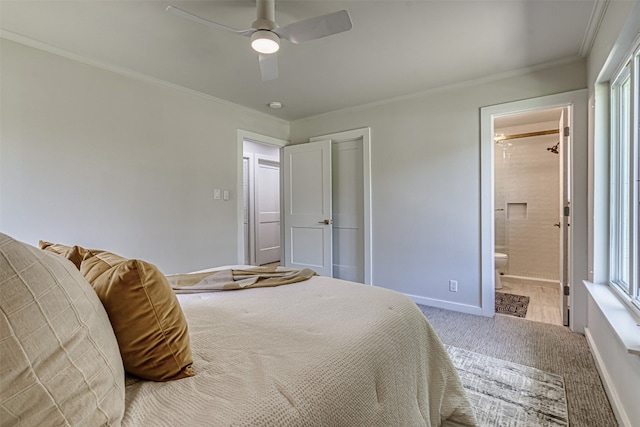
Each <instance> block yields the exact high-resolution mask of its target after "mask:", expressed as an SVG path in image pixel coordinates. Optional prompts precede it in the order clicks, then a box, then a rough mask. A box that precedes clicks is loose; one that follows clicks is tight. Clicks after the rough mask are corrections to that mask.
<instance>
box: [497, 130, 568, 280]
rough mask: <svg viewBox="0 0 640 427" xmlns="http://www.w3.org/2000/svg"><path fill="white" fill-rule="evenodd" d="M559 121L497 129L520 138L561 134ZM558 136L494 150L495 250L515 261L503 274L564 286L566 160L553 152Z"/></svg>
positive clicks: (513, 142)
mask: <svg viewBox="0 0 640 427" xmlns="http://www.w3.org/2000/svg"><path fill="white" fill-rule="evenodd" d="M557 128H558V123H557V122H547V123H539V124H534V125H523V126H514V127H508V128H501V129H495V133H496V134H504V135H514V134H521V133H527V132H535V131H540V130H549V129H557ZM558 140H559V137H558V135H557V134H552V135H544V136H535V137H527V138H518V139H512V140H507V141H502V142H499V143H497V144H496V145H495V147H494V148H495V149H494V173H495V209H496V210H495V230H496V235H495V246H496V252H503V253H506V254H507V255H508V256H509V262H508V264H507V266H506V267H504V268H503V269H502V271H501V272H502V273H504V274H505V275H509V276H521V277H529V278H535V279H546V280H553V281H558V280H559V277H560V237H561V234H560V228H558V227H556V226H554V224H555V223H557V222H559V221H560V219H561V218H560V211H559V209H560V208H559V206H560V162H559V159H560V156H559V155H557V154H553V153H551V152H550V151H548V150H547V148H549V147H552V146H553V145H555V144H556V143H557V142H558Z"/></svg>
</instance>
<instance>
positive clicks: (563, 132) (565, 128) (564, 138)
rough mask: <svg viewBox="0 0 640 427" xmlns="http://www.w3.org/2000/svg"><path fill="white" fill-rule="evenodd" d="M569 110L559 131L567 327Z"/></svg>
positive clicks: (562, 273) (562, 268)
mask: <svg viewBox="0 0 640 427" xmlns="http://www.w3.org/2000/svg"><path fill="white" fill-rule="evenodd" d="M569 111H570V110H569V108H568V107H565V108H563V109H562V113H561V115H560V121H559V123H558V130H559V136H560V153H559V154H560V183H561V184H560V224H561V227H560V230H561V233H562V236H561V237H560V256H561V257H562V259H561V260H560V280H561V289H560V304H561V305H560V307H561V310H562V323H563V324H564V325H565V326H569V289H570V283H571V277H570V275H569V263H570V259H571V258H570V257H571V253H570V246H569V242H570V232H571V226H570V222H569V219H570V209H571V208H570V206H571V194H570V189H571V182H570V180H569V177H570V176H571V174H570V172H571V171H570V167H571V164H570V163H569V159H570V158H571V156H570V148H571V136H570V135H571V130H570V128H569V123H570V120H569Z"/></svg>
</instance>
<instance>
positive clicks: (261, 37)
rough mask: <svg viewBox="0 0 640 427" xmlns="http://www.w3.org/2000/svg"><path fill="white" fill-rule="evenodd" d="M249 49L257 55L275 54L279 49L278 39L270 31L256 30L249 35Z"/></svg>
mask: <svg viewBox="0 0 640 427" xmlns="http://www.w3.org/2000/svg"><path fill="white" fill-rule="evenodd" d="M251 47H252V48H253V50H255V51H256V52H258V53H264V54H270V53H276V52H277V51H278V49H280V37H278V36H277V35H276V34H274V33H272V32H271V31H267V30H258V31H256V32H254V33H253V34H252V35H251Z"/></svg>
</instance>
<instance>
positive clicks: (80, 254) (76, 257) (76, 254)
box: [38, 240, 86, 270]
mask: <svg viewBox="0 0 640 427" xmlns="http://www.w3.org/2000/svg"><path fill="white" fill-rule="evenodd" d="M38 245H39V246H40V249H42V250H44V251H48V252H53V253H54V254H58V255H61V256H63V257H65V258H66V259H68V260H69V261H71V262H72V263H73V265H75V266H76V268H77V269H78V270H79V269H80V263H81V262H82V258H84V256H85V252H86V249H84V248H81V247H80V246H66V245H63V244H60V243H51V242H45V241H44V240H40V241H39V242H38Z"/></svg>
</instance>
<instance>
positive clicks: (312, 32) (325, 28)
mask: <svg viewBox="0 0 640 427" xmlns="http://www.w3.org/2000/svg"><path fill="white" fill-rule="evenodd" d="M352 27H353V24H352V23H351V18H350V17H349V12H347V11H346V10H339V11H338V12H333V13H329V14H327V15H321V16H316V17H315V18H309V19H305V20H302V21H297V22H293V23H291V24H289V25H286V26H284V27H281V28H276V29H274V30H272V31H273V32H274V33H276V34H278V35H279V36H280V37H282V38H285V39H287V40H289V41H290V42H292V43H302V42H306V41H310V40H315V39H320V38H322V37H327V36H330V35H333V34H338V33H342V32H344V31H349V30H350V29H351V28H352Z"/></svg>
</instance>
